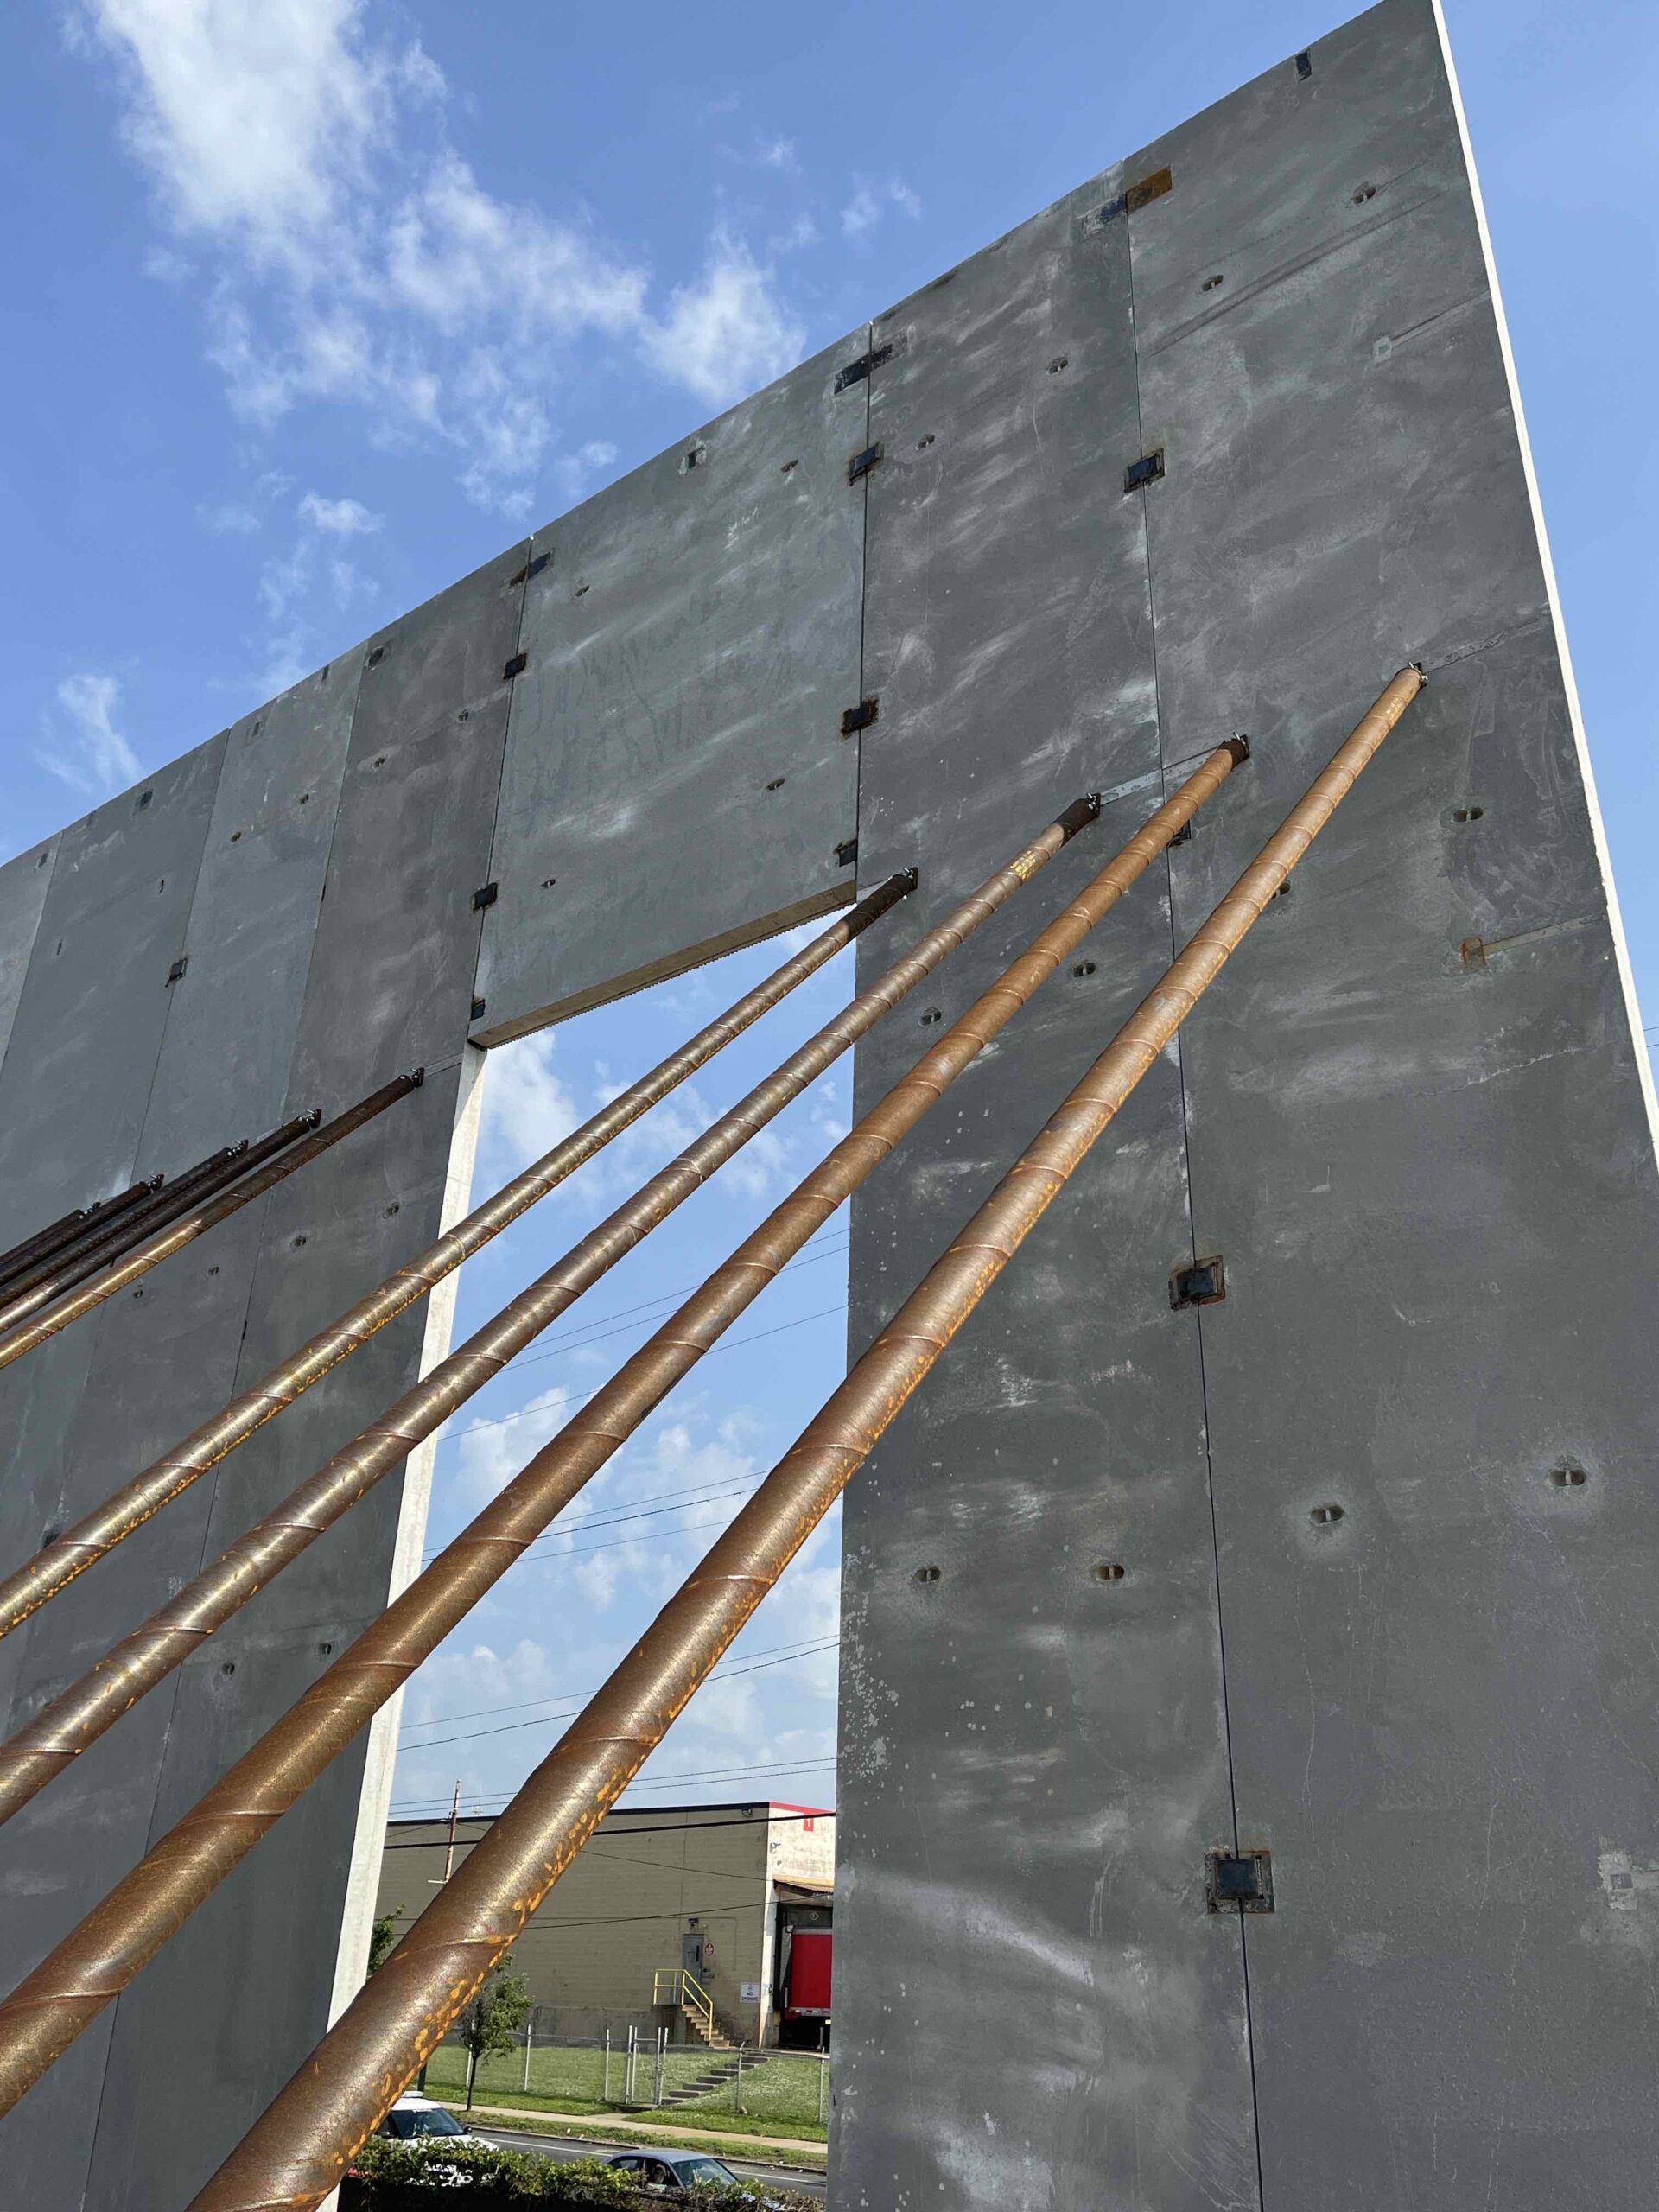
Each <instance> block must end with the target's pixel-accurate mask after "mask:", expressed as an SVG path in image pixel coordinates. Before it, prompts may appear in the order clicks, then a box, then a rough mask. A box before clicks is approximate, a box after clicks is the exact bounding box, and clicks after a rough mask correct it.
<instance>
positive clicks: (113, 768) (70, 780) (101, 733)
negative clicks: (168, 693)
mask: <svg viewBox="0 0 1659 2212" xmlns="http://www.w3.org/2000/svg"><path fill="white" fill-rule="evenodd" d="M120 703H121V686H120V685H119V683H117V681H116V679H115V678H114V677H112V676H92V675H86V674H82V675H77V676H66V677H64V679H63V681H62V683H60V684H59V686H58V705H59V706H60V709H62V711H63V715H65V716H66V717H67V721H68V742H69V747H70V749H69V750H67V751H66V750H65V749H64V745H63V735H62V726H61V724H60V723H48V744H47V745H46V746H45V747H42V748H41V750H40V752H39V753H37V755H36V758H37V759H38V760H39V761H40V763H41V766H42V767H43V768H47V769H49V770H50V771H51V772H52V774H53V775H54V776H56V777H58V778H59V779H60V780H61V781H62V782H64V783H66V784H67V785H69V787H70V789H71V790H72V791H85V792H86V793H88V794H89V795H91V794H101V793H104V792H106V791H119V790H120V789H121V788H122V786H123V785H126V784H130V783H134V782H136V781H137V778H138V776H139V775H140V774H141V773H142V770H141V769H140V766H139V763H138V756H137V753H135V752H134V751H133V749H132V747H131V746H130V745H129V744H128V742H127V741H126V739H125V738H124V737H123V736H122V734H121V733H120V731H119V730H118V729H117V728H116V727H115V716H116V713H117V710H118V708H119V706H120Z"/></svg>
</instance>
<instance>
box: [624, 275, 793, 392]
mask: <svg viewBox="0 0 1659 2212" xmlns="http://www.w3.org/2000/svg"><path fill="white" fill-rule="evenodd" d="M805 337H806V333H805V329H804V326H803V325H802V324H800V323H799V322H798V321H795V320H794V319H793V318H792V317H791V315H789V314H788V313H787V312H786V311H785V309H784V308H782V307H781V306H780V305H779V302H778V301H777V300H776V299H775V298H774V296H773V295H772V289H771V283H770V280H769V278H768V277H767V275H766V271H765V270H762V269H761V268H760V266H759V265H758V264H757V263H756V262H755V261H754V260H753V257H751V255H750V253H749V251H748V249H747V246H745V245H743V244H742V242H741V240H740V239H737V238H733V237H732V236H731V235H730V234H729V233H728V232H720V233H718V234H717V235H716V237H715V241H714V245H713V248H712V250H711V251H710V253H709V259H708V262H707V264H705V266H704V268H703V270H702V275H701V276H700V277H698V279H697V281H696V283H695V284H684V285H680V286H678V287H677V289H676V290H675V291H674V293H673V296H672V297H671V300H670V302H669V312H668V315H667V317H666V319H665V320H664V321H662V322H660V323H658V324H655V325H653V326H652V327H648V328H647V330H646V331H645V339H644V343H645V355H646V358H647V359H649V360H650V361H652V363H653V364H654V365H655V366H656V367H657V368H658V369H660V370H661V371H662V372H663V374H664V376H668V377H671V378H674V379H675V380H677V382H678V383H680V384H683V385H685V386H686V387H687V389H688V390H689V391H692V392H694V393H695V394H696V397H698V398H699V399H702V400H705V401H707V402H708V403H709V405H711V406H716V407H717V406H721V405H722V404H725V403H726V402H728V401H729V400H733V399H737V398H740V397H741V396H742V394H743V393H744V392H746V391H752V390H753V387H754V386H755V385H758V384H765V383H766V382H768V381H769V380H770V379H771V378H773V377H779V376H782V374H783V373H784V372H785V369H790V368H792V367H793V366H794V365H795V363H796V362H797V361H798V360H799V359H800V358H801V349H802V346H803V345H804V342H805Z"/></svg>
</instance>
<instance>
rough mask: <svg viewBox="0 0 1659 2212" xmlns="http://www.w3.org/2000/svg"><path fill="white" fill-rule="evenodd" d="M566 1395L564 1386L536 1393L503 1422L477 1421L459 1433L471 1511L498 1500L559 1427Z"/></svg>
mask: <svg viewBox="0 0 1659 2212" xmlns="http://www.w3.org/2000/svg"><path fill="white" fill-rule="evenodd" d="M568 1396H569V1393H568V1392H567V1391H566V1390H565V1389H564V1388H563V1385H558V1386H556V1387H555V1388H554V1389H551V1390H541V1391H538V1392H537V1395H536V1396H535V1397H533V1398H532V1399H531V1401H530V1402H529V1403H528V1404H527V1405H524V1406H521V1407H520V1408H519V1409H518V1412H517V1413H516V1414H508V1415H507V1417H506V1418H505V1420H502V1419H500V1418H499V1417H498V1418H497V1419H495V1420H493V1421H484V1420H480V1421H475V1422H474V1424H473V1426H472V1427H470V1428H464V1429H463V1430H462V1431H461V1449H460V1453H459V1458H460V1463H461V1471H460V1483H461V1489H462V1491H463V1492H464V1493H465V1495H466V1497H467V1502H468V1503H469V1504H470V1506H471V1507H472V1509H473V1510H474V1512H476V1511H478V1510H480V1509H481V1508H482V1507H484V1506H486V1505H487V1504H488V1503H489V1502H490V1500H491V1499H492V1498H493V1497H499V1495H500V1493H501V1492H502V1491H504V1490H505V1488H506V1486H507V1484H509V1483H510V1482H511V1481H512V1478H513V1477H514V1476H515V1475H516V1474H518V1471H520V1469H521V1468H522V1467H523V1466H524V1464H525V1462H526V1461H527V1460H530V1459H533V1458H534V1457H535V1455H536V1454H537V1452H539V1451H540V1450H541V1448H542V1446H543V1444H545V1443H546V1442H547V1441H548V1440H549V1438H550V1436H552V1434H553V1433H554V1432H555V1430H556V1429H557V1428H558V1427H560V1426H561V1424H562V1422H563V1419H564V1408H565V1402H566V1400H567V1398H568Z"/></svg>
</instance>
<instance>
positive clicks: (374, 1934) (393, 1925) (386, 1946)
mask: <svg viewBox="0 0 1659 2212" xmlns="http://www.w3.org/2000/svg"><path fill="white" fill-rule="evenodd" d="M403 1916H404V1913H403V1907H402V1906H401V1905H400V1906H399V1907H398V1908H397V1910H396V1911H395V1912H388V1913H383V1914H382V1916H380V1918H379V1919H378V1920H377V1921H376V1922H375V1923H374V1925H373V1927H372V1929H370V1930H369V1972H370V1974H378V1973H379V1971H380V1969H381V1967H383V1966H385V1963H386V1958H387V1955H388V1954H389V1953H390V1951H391V1948H392V1946H393V1944H394V1943H396V1942H397V1923H398V1922H399V1921H400V1920H401V1919H402V1918H403Z"/></svg>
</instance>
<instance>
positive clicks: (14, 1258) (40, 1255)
mask: <svg viewBox="0 0 1659 2212" xmlns="http://www.w3.org/2000/svg"><path fill="white" fill-rule="evenodd" d="M165 1181H166V1177H165V1176H163V1175H147V1176H146V1177H145V1178H144V1179H143V1182H142V1183H133V1184H130V1185H129V1186H128V1188H127V1189H126V1190H124V1191H122V1192H118V1194H117V1195H116V1196H115V1197H114V1198H99V1199H98V1200H97V1201H96V1203H95V1204H93V1205H90V1206H77V1207H76V1208H75V1210H74V1211H73V1213H66V1214H62V1215H60V1217H59V1218H58V1219H57V1220H56V1221H54V1222H48V1224H47V1226H46V1227H45V1228H44V1229H37V1230H35V1234H34V1235H33V1236H26V1237H24V1239H23V1241H22V1243H21V1244H14V1245H13V1246H12V1248H11V1249H10V1251H9V1252H8V1253H7V1254H6V1255H5V1257H4V1259H3V1260H0V1291H6V1292H8V1293H9V1292H10V1290H11V1288H12V1287H13V1286H14V1285H15V1284H16V1281H17V1279H18V1277H19V1276H20V1275H22V1274H24V1273H26V1272H27V1271H28V1270H29V1268H35V1267H38V1266H39V1265H40V1263H41V1261H42V1260H50V1259H55V1258H56V1257H57V1256H58V1255H59V1254H60V1253H61V1252H64V1251H66V1250H67V1249H69V1248H70V1247H72V1246H75V1245H80V1244H85V1243H87V1242H88V1241H89V1240H90V1239H91V1238H92V1237H94V1236H101V1235H102V1234H103V1232H104V1230H105V1229H106V1228H107V1227H108V1226H109V1224H111V1222H112V1221H114V1220H117V1219H118V1217H120V1216H121V1215H122V1214H124V1213H126V1212H128V1211H130V1209H131V1208H132V1207H134V1206H136V1205H143V1202H144V1200H145V1199H146V1198H148V1197H149V1194H150V1192H152V1191H159V1190H160V1188H161V1187H162V1184H163V1183H164V1182H165Z"/></svg>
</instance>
